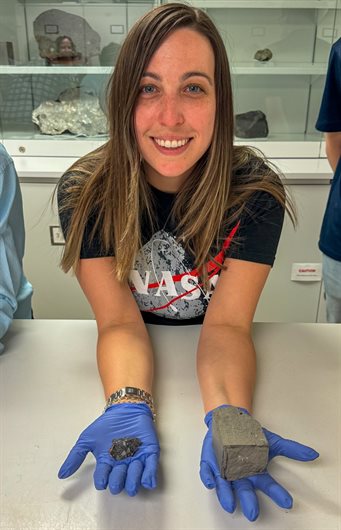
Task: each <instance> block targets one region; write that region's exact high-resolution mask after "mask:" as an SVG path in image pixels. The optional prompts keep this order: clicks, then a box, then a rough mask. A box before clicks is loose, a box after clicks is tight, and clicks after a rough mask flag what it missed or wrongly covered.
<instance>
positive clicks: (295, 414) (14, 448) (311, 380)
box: [0, 320, 341, 530]
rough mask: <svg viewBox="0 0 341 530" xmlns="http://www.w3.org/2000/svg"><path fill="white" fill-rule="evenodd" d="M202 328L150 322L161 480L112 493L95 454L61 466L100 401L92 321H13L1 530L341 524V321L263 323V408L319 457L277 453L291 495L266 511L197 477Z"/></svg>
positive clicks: (277, 467) (1, 375) (278, 471)
mask: <svg viewBox="0 0 341 530" xmlns="http://www.w3.org/2000/svg"><path fill="white" fill-rule="evenodd" d="M199 329H200V328H199V327H197V326H189V327H180V328H174V327H166V326H165V327H164V326H150V327H149V330H150V334H151V336H152V340H153V342H154V345H155V351H156V364H157V367H156V372H157V373H156V391H155V397H156V402H157V408H158V421H157V428H158V431H159V435H160V444H161V467H160V473H159V475H160V476H159V487H158V488H157V490H155V491H152V492H148V491H145V490H142V491H141V492H140V493H139V494H138V495H137V497H135V498H129V497H128V496H127V495H126V494H125V493H122V494H120V495H118V496H112V495H111V494H110V492H109V491H96V490H95V488H94V486H93V483H92V473H93V471H94V459H93V457H92V455H90V456H88V457H87V459H86V461H85V463H84V464H83V466H82V467H81V468H80V469H79V471H78V472H77V473H76V474H75V475H73V476H72V477H70V478H69V479H67V480H64V481H62V480H58V478H57V472H58V469H59V467H60V465H61V463H62V462H63V460H64V458H65V456H66V455H67V453H68V451H69V450H70V449H71V446H72V445H73V443H74V442H75V440H76V439H77V437H78V435H79V434H80V432H81V430H83V429H84V428H85V427H86V426H87V425H88V424H89V423H90V422H91V421H93V420H94V419H95V418H96V417H97V416H98V415H99V414H100V413H101V411H102V408H103V404H104V398H103V393H102V387H101V383H100V380H99V376H98V374H97V368H96V359H95V347H96V324H95V322H94V321H81V320H80V321H72V320H69V321H67V320H59V321H56V320H55V321H52V320H34V321H15V322H14V323H13V325H12V328H11V331H10V332H9V333H8V335H7V337H6V338H5V345H6V350H5V353H4V354H3V355H2V356H0V385H1V386H0V389H1V390H0V392H1V423H0V427H1V506H0V513H1V522H0V528H1V529H3V530H5V529H6V530H9V529H11V530H14V529H18V530H19V529H20V530H23V529H25V530H38V529H41V530H47V529H49V530H61V529H63V530H64V529H65V530H147V529H148V530H230V529H238V530H245V529H247V528H251V527H253V528H255V529H257V530H258V529H261V530H265V529H268V530H340V528H341V325H338V324H263V323H259V324H255V325H254V340H255V345H256V349H257V353H258V383H257V391H256V396H255V407H254V415H255V417H256V418H257V419H258V420H259V421H261V423H262V424H263V425H264V426H266V427H267V428H268V429H270V430H272V431H274V432H276V433H278V434H281V435H282V436H285V437H291V438H293V439H296V440H297V441H300V442H302V443H306V444H307V445H311V446H312V447H314V448H315V449H316V450H318V451H319V452H320V455H321V456H320V458H319V459H318V460H316V461H315V462H310V463H300V462H294V461H289V460H286V459H284V458H278V459H276V460H275V461H273V462H272V463H271V464H270V466H269V469H270V472H271V473H272V474H273V476H274V477H275V478H276V479H277V480H278V481H279V482H281V483H282V484H283V485H284V486H285V487H286V488H287V489H288V490H289V491H290V492H291V494H292V495H293V497H294V508H293V509H292V510H291V511H286V510H282V509H280V508H278V507H276V506H275V505H273V504H272V502H271V501H270V500H269V499H268V498H265V497H264V496H263V495H262V494H259V498H260V504H261V515H260V517H259V519H258V520H257V521H256V522H255V523H249V522H248V521H247V520H246V519H245V518H244V517H243V516H242V515H241V513H240V511H239V509H238V510H237V511H236V513H235V514H233V515H232V516H231V515H229V514H227V513H226V512H224V511H223V509H222V508H221V507H220V505H219V503H218V500H217V498H216V495H215V492H214V491H208V490H206V489H205V488H204V486H203V485H202V484H201V482H200V478H199V472H198V469H199V458H200V451H201V444H202V439H203V436H204V434H205V432H206V427H205V425H204V423H203V411H202V406H201V400H200V396H199V389H198V384H197V380H196V375H195V350H196V344H197V339H198V334H199Z"/></svg>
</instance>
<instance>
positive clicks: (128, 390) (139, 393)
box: [105, 386, 154, 412]
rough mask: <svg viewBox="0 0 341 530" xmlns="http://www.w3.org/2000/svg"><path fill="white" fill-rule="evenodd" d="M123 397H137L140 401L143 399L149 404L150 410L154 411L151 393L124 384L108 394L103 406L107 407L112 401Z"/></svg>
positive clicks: (115, 401) (114, 401)
mask: <svg viewBox="0 0 341 530" xmlns="http://www.w3.org/2000/svg"><path fill="white" fill-rule="evenodd" d="M124 397H128V398H129V397H137V398H139V399H141V401H144V402H145V403H146V404H147V405H149V407H150V408H151V410H152V412H154V401H153V397H152V395H151V394H149V392H146V391H145V390H142V389H141V388H136V387H134V386H125V387H123V388H120V389H119V390H116V392H114V393H113V394H111V396H109V398H108V400H107V403H106V406H105V408H106V409H107V408H108V407H110V406H111V405H113V404H114V403H117V402H119V401H121V399H122V398H124Z"/></svg>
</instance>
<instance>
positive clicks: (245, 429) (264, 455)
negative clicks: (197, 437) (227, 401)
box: [212, 407, 269, 480]
mask: <svg viewBox="0 0 341 530" xmlns="http://www.w3.org/2000/svg"><path fill="white" fill-rule="evenodd" d="M212 435H213V447H214V451H215V454H216V457H217V461H218V466H219V469H220V473H221V476H222V477H223V478H225V479H227V480H237V479H240V478H244V477H248V476H250V475H255V474H256V473H262V472H263V471H264V470H265V468H266V466H267V463H268V456H269V445H268V442H267V439H266V437H265V435H264V433H263V430H262V427H261V425H260V423H259V422H258V421H257V420H255V419H254V418H252V417H251V416H249V415H248V414H245V413H244V412H243V411H241V410H240V409H239V408H237V407H222V408H219V409H216V410H215V411H214V412H213V419H212Z"/></svg>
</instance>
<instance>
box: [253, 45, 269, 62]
mask: <svg viewBox="0 0 341 530" xmlns="http://www.w3.org/2000/svg"><path fill="white" fill-rule="evenodd" d="M254 59H256V60H257V61H260V62H262V63H264V62H267V61H270V59H272V51H271V50H269V48H264V50H258V51H257V52H256V53H255V55H254Z"/></svg>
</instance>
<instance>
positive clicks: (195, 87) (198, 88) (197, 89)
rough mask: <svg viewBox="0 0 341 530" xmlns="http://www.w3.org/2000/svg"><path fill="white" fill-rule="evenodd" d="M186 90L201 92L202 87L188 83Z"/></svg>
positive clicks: (194, 92) (192, 92)
mask: <svg viewBox="0 0 341 530" xmlns="http://www.w3.org/2000/svg"><path fill="white" fill-rule="evenodd" d="M186 90H187V92H189V93H190V94H201V93H202V92H203V89H202V88H201V87H200V86H199V85H188V86H187V87H186Z"/></svg>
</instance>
